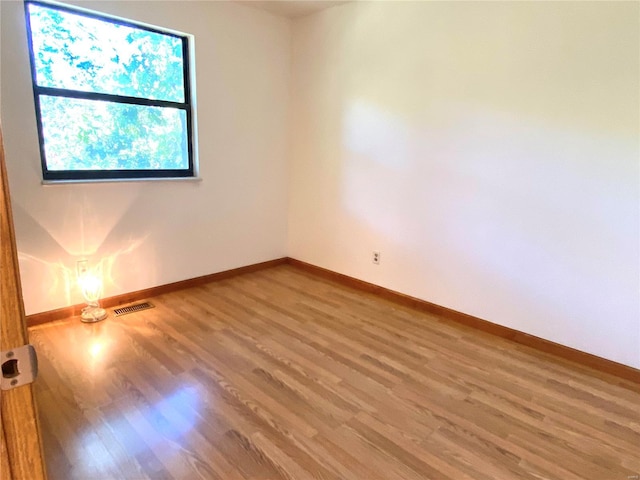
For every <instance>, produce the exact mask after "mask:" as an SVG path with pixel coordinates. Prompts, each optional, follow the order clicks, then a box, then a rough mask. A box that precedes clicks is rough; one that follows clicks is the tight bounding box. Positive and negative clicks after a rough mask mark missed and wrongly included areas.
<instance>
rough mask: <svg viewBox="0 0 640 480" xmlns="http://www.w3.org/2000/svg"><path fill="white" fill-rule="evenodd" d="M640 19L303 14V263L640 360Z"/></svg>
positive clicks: (393, 10)
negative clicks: (375, 259) (376, 261)
mask: <svg viewBox="0 0 640 480" xmlns="http://www.w3.org/2000/svg"><path fill="white" fill-rule="evenodd" d="M639 8H640V4H638V3H637V2H622V3H618V2H358V3H352V4H346V5H343V6H340V7H335V8H332V9H329V10H326V11H324V12H321V13H319V14H316V15H312V16H309V17H306V18H303V19H300V20H298V21H296V22H295V23H294V24H293V59H292V61H293V77H292V102H293V103H292V125H293V127H292V136H291V138H292V160H291V161H292V163H291V181H290V184H289V185H290V198H289V255H290V256H292V257H294V258H297V259H300V260H303V261H306V262H309V263H312V264H315V265H319V266H322V267H325V268H328V269H331V270H334V271H338V272H341V273H344V274H347V275H351V276H354V277H357V278H360V279H363V280H366V281H369V282H373V283H375V284H379V285H382V286H384V287H387V288H390V289H393V290H397V291H400V292H403V293H405V294H409V295H413V296H415V297H418V298H421V299H425V300H428V301H430V302H434V303H436V304H439V305H443V306H446V307H449V308H453V309H455V310H458V311H461V312H465V313H468V314H471V315H475V316H477V317H480V318H484V319H487V320H490V321H492V322H495V323H498V324H501V325H505V326H507V327H511V328H514V329H517V330H520V331H523V332H527V333H530V334H533V335H537V336H540V337H543V338H546V339H549V340H552V341H554V342H558V343H561V344H564V345H568V346H570V347H574V348H577V349H580V350H583V351H586V352H590V353H593V354H595V355H599V356H602V357H605V358H609V359H611V360H614V361H617V362H621V363H625V364H627V365H631V366H634V367H636V368H638V367H640V299H639V295H640V288H639V279H640V271H639V269H640V255H639V245H640V232H639V209H640V194H639V190H640V188H639V180H640V178H639V165H638V159H639V153H640V152H639V144H638V141H639V118H638V116H639V110H640V108H639V107H640V99H639V91H640V89H639V85H640V82H639V80H640V79H639V50H638V49H639V44H640V42H639V40H640V38H639V26H638V14H639ZM372 250H380V251H381V252H382V260H381V264H380V265H379V266H375V265H373V264H372V262H371V252H372Z"/></svg>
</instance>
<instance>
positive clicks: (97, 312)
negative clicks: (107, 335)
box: [80, 307, 107, 323]
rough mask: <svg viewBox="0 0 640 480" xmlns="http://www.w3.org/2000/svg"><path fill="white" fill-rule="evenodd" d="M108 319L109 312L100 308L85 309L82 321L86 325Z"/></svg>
mask: <svg viewBox="0 0 640 480" xmlns="http://www.w3.org/2000/svg"><path fill="white" fill-rule="evenodd" d="M105 318H107V311H106V310H105V309H104V308H100V307H85V308H83V309H82V316H81V317H80V320H81V321H82V322H84V323H95V322H99V321H100V320H104V319H105Z"/></svg>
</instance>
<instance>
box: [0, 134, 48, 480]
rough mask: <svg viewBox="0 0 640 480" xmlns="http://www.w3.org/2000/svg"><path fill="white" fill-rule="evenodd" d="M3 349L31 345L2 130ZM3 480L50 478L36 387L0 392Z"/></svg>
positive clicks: (0, 291)
mask: <svg viewBox="0 0 640 480" xmlns="http://www.w3.org/2000/svg"><path fill="white" fill-rule="evenodd" d="M0 177H1V178H0V188H1V192H0V294H1V296H0V350H2V351H6V350H11V349H13V348H16V347H20V346H22V345H25V344H27V343H29V340H28V337H27V327H26V322H25V318H24V306H23V303H22V289H21V286H20V272H19V270H18V252H17V250H16V241H15V235H14V230H13V218H12V214H11V201H10V198H9V185H8V181H7V169H6V165H5V160H4V146H3V142H2V129H1V128H0ZM0 427H1V428H0V443H1V444H2V445H1V448H0V452H1V453H0V457H1V458H0V460H1V462H0V468H1V469H2V470H0V477H1V478H2V479H3V480H40V479H46V470H45V465H44V459H43V455H42V440H41V437H40V427H39V425H38V414H37V410H36V403H35V398H34V395H33V387H32V385H23V386H20V387H17V388H14V389H12V390H6V391H0Z"/></svg>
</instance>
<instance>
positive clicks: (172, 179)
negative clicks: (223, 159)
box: [41, 177, 202, 186]
mask: <svg viewBox="0 0 640 480" xmlns="http://www.w3.org/2000/svg"><path fill="white" fill-rule="evenodd" d="M201 181H202V177H166V178H87V179H82V180H42V182H41V183H42V185H45V186H49V185H69V184H82V183H123V182H126V183H132V182H136V183H137V182H201Z"/></svg>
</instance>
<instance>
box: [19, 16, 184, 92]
mask: <svg viewBox="0 0 640 480" xmlns="http://www.w3.org/2000/svg"><path fill="white" fill-rule="evenodd" d="M28 8H29V10H28V11H29V19H30V23H31V32H32V42H33V53H34V60H35V67H36V78H37V83H38V85H39V86H42V87H55V88H65V89H72V90H80V91H83V92H97V93H108V94H113V95H127V96H132V97H143V98H150V99H155V100H168V101H173V102H184V101H185V98H184V84H183V61H184V59H183V57H182V40H181V39H180V38H176V37H173V36H171V35H163V34H160V33H154V32H149V31H147V30H141V29H136V28H131V27H127V26H123V25H117V24H114V23H111V22H109V21H105V20H98V19H95V18H90V17H86V16H84V15H79V14H75V13H70V12H67V11H61V10H56V9H53V8H47V7H43V6H40V5H34V4H29V6H28Z"/></svg>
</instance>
